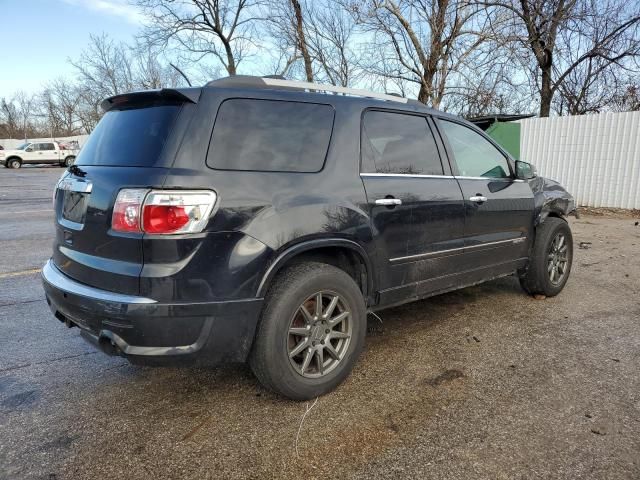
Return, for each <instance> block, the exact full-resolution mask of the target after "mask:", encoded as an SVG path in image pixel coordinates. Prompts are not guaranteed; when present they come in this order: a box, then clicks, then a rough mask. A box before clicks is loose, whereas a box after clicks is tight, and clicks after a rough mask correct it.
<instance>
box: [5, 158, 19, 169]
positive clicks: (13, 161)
mask: <svg viewBox="0 0 640 480" xmlns="http://www.w3.org/2000/svg"><path fill="white" fill-rule="evenodd" d="M21 166H22V161H21V160H20V159H19V158H10V159H9V160H7V168H12V169H14V170H17V169H18V168H20V167H21Z"/></svg>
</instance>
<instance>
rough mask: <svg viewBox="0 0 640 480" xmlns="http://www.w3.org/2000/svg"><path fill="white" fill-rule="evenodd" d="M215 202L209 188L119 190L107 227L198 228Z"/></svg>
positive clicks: (152, 230) (147, 229)
mask: <svg viewBox="0 0 640 480" xmlns="http://www.w3.org/2000/svg"><path fill="white" fill-rule="evenodd" d="M215 203H216V194H215V193H214V192H212V191H210V190H189V191H178V190H176V191H170V190H151V191H149V190H140V189H124V190H120V192H119V193H118V197H117V198H116V204H115V205H114V207H113V217H112V220H111V228H112V229H113V230H114V231H117V232H145V233H153V234H172V233H197V232H201V231H202V230H203V229H204V227H205V226H206V224H207V220H208V219H209V216H210V215H211V212H212V211H213V207H214V205H215Z"/></svg>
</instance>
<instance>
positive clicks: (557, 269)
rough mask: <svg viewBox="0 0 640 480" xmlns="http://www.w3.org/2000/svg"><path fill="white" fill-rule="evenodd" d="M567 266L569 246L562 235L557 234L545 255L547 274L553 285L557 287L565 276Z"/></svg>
mask: <svg viewBox="0 0 640 480" xmlns="http://www.w3.org/2000/svg"><path fill="white" fill-rule="evenodd" d="M568 264H569V246H568V245H567V239H566V237H565V235H564V233H558V234H557V235H556V236H555V238H554V239H553V241H552V242H551V246H550V248H549V253H548V254H547V273H548V275H549V280H550V281H551V283H552V284H554V285H559V284H560V283H561V282H562V281H563V280H564V277H565V276H566V274H567V266H568Z"/></svg>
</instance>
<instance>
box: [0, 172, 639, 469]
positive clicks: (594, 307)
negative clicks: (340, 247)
mask: <svg viewBox="0 0 640 480" xmlns="http://www.w3.org/2000/svg"><path fill="white" fill-rule="evenodd" d="M61 173H62V169H61V168H58V167H48V168H23V169H20V170H17V171H12V170H8V169H3V168H0V479H32V478H33V479H48V480H52V479H56V480H62V479H95V478H153V479H164V478H171V479H176V478H198V479H203V478H238V479H239V478H256V479H257V478H260V479H264V478H296V479H297V478H361V479H369V478H433V479H469V478H474V479H485V478H486V479H520V478H521V479H530V478H553V479H558V478H560V479H580V478H584V479H638V478H640V373H639V372H640V255H639V253H640V226H636V225H635V222H636V221H638V220H639V218H637V217H636V218H634V217H633V216H631V215H627V216H625V215H614V216H594V215H589V216H583V217H582V218H581V219H579V220H576V219H572V220H571V226H572V228H573V231H574V237H575V246H576V249H575V260H574V270H573V272H572V276H571V278H570V279H569V283H568V284H567V287H566V288H565V290H564V291H563V292H562V293H561V294H560V295H559V296H558V297H555V298H548V299H539V300H536V299H533V298H531V297H529V296H527V295H525V294H524V293H523V292H522V290H520V287H519V285H518V282H517V280H516V279H515V278H512V277H510V278H505V279H501V280H498V281H494V282H490V283H487V284H485V285H482V286H478V287H473V288H467V289H464V290H461V291H458V292H453V293H450V294H447V295H442V296H439V297H436V298H433V299H430V300H425V301H421V302H417V303H413V304H410V305H406V306H403V307H399V308H394V309H391V310H387V311H383V312H380V317H381V322H380V321H378V320H376V319H371V321H370V332H369V335H368V337H367V346H366V349H365V351H364V353H363V355H362V357H361V359H360V361H359V362H358V364H357V366H356V369H355V371H354V373H353V374H352V375H351V376H350V377H349V379H348V380H347V382H346V383H345V384H344V385H342V386H341V387H340V388H339V389H338V390H336V391H335V392H333V393H331V394H329V395H327V396H324V397H321V398H319V399H318V400H317V402H303V403H296V402H291V401H288V400H285V399H283V398H280V397H277V396H275V395H273V394H271V393H269V392H267V391H265V390H264V389H263V388H262V387H261V386H260V385H259V384H258V383H257V381H256V380H255V379H254V378H253V376H252V375H251V372H250V371H249V369H248V368H247V367H245V366H242V365H240V366H238V365H235V366H226V367H221V368H216V369H194V368H188V369H177V368H161V369H154V368H147V367H139V366H133V365H130V364H128V362H127V361H126V360H124V359H122V358H118V357H108V356H105V355H104V354H102V353H101V352H98V351H96V350H95V349H94V348H93V347H92V346H91V345H89V344H87V343H86V342H85V341H84V340H82V339H81V338H80V336H79V333H78V330H77V329H67V328H66V327H65V326H64V325H62V324H61V323H60V322H58V321H57V320H56V319H54V318H53V316H52V315H51V313H50V311H49V309H48V307H47V305H46V302H45V300H44V295H43V291H42V287H41V285H40V277H39V273H38V270H39V268H40V267H41V266H42V265H43V264H44V263H45V261H46V260H47V258H48V257H49V255H50V252H51V242H52V238H53V233H54V229H53V216H52V211H51V191H52V187H53V184H54V183H55V181H56V180H57V178H58V177H59V176H60V174H61ZM581 242H583V243H582V248H580V247H579V244H580V243H581Z"/></svg>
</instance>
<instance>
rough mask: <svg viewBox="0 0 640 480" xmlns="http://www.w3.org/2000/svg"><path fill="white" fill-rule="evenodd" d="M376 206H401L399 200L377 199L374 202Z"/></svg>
mask: <svg viewBox="0 0 640 480" xmlns="http://www.w3.org/2000/svg"><path fill="white" fill-rule="evenodd" d="M376 205H384V206H387V207H392V206H394V205H402V200H400V199H399V198H379V199H377V200H376Z"/></svg>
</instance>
